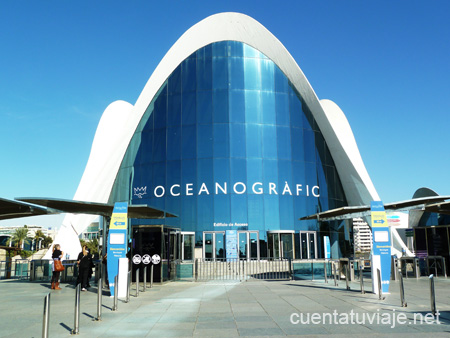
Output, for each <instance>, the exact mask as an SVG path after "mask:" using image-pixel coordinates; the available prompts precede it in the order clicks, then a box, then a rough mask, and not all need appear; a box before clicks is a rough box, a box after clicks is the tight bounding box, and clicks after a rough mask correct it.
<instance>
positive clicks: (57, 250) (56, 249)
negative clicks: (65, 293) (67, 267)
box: [51, 244, 64, 290]
mask: <svg viewBox="0 0 450 338" xmlns="http://www.w3.org/2000/svg"><path fill="white" fill-rule="evenodd" d="M63 255H64V252H62V251H61V246H60V245H59V244H55V245H53V253H52V259H53V262H52V287H51V289H52V290H61V288H60V287H59V275H60V273H61V272H60V271H56V270H55V260H59V261H60V260H61V258H62V257H63Z"/></svg>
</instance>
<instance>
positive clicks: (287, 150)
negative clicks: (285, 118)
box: [277, 126, 291, 160]
mask: <svg viewBox="0 0 450 338" xmlns="http://www.w3.org/2000/svg"><path fill="white" fill-rule="evenodd" d="M290 131H291V129H290V128H289V127H284V126H277V152H278V158H279V159H284V160H285V159H291V133H290Z"/></svg>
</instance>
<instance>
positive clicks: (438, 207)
mask: <svg viewBox="0 0 450 338" xmlns="http://www.w3.org/2000/svg"><path fill="white" fill-rule="evenodd" d="M448 199H450V196H430V197H422V198H414V199H410V200H406V201H400V202H393V203H387V204H385V205H384V209H385V210H387V211H388V210H409V209H416V208H419V207H420V208H422V209H423V210H424V211H429V212H437V213H440V214H447V215H450V202H444V201H445V200H448ZM369 214H370V205H362V206H351V207H341V208H337V209H332V210H327V211H323V212H319V213H317V214H313V215H309V216H305V217H302V218H300V219H299V220H300V221H305V220H311V219H316V220H318V221H332V220H342V219H348V218H355V217H364V216H368V215H369Z"/></svg>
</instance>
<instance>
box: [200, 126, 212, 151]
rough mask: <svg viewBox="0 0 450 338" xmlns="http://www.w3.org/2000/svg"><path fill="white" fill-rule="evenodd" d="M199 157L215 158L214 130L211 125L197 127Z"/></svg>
mask: <svg viewBox="0 0 450 338" xmlns="http://www.w3.org/2000/svg"><path fill="white" fill-rule="evenodd" d="M197 156H198V157H199V158H205V157H212V156H213V128H212V125H211V124H206V125H204V124H199V125H198V126H197Z"/></svg>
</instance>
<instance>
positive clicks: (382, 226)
mask: <svg viewBox="0 0 450 338" xmlns="http://www.w3.org/2000/svg"><path fill="white" fill-rule="evenodd" d="M370 210H371V218H372V237H373V243H372V244H373V245H372V256H379V257H380V266H379V267H378V266H374V264H372V267H373V268H374V269H378V268H379V269H380V273H381V289H382V291H383V293H387V292H389V283H390V279H391V245H392V244H391V231H390V229H389V227H388V226H387V217H386V211H385V210H384V206H383V203H382V202H381V201H373V202H371V204H370ZM374 272H375V273H376V270H374Z"/></svg>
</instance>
